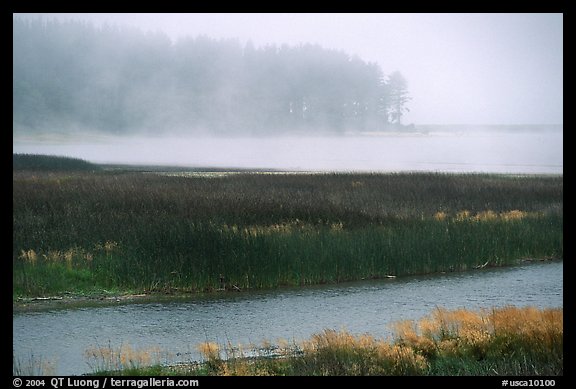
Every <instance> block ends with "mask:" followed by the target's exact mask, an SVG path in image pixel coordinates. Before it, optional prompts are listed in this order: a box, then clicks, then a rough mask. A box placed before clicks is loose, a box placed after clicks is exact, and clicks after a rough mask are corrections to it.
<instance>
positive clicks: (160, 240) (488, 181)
mask: <svg viewBox="0 0 576 389" xmlns="http://www.w3.org/2000/svg"><path fill="white" fill-rule="evenodd" d="M13 184H14V185H13V188H14V189H13V251H12V253H13V257H12V260H13V288H14V289H13V293H14V295H15V296H26V295H28V296H37V295H46V294H54V293H61V292H64V291H72V292H82V291H87V290H88V291H89V290H95V289H108V290H110V289H115V290H119V289H126V290H135V291H136V290H140V291H155V292H167V293H181V292H196V291H211V290H217V289H230V290H239V289H254V288H273V287H277V286H281V285H306V284H318V283H333V282H342V281H348V280H359V279H369V278H379V277H385V276H388V275H395V276H402V275H411V274H424V273H433V272H441V271H460V270H469V269H473V268H478V267H485V266H503V265H509V264H515V263H517V262H518V261H519V260H521V259H524V258H529V259H533V258H539V259H541V258H562V257H563V213H562V209H563V181H562V177H537V176H504V175H481V174H479V175H474V174H469V175H466V174H463V175H453V174H428V173H414V174H298V175H288V174H287V175H278V174H276V175H267V174H236V175H231V176H223V177H218V178H210V177H202V176H193V177H186V176H163V175H159V174H147V173H143V172H137V173H135V172H118V171H115V172H111V171H102V172H90V173H88V172H86V173H74V174H73V175H72V174H68V173H58V172H51V173H50V174H46V175H43V174H38V173H37V172H33V173H27V172H26V171H21V172H17V173H16V172H15V173H14V177H13Z"/></svg>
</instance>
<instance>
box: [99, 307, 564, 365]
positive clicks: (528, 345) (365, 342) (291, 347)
mask: <svg viewBox="0 0 576 389" xmlns="http://www.w3.org/2000/svg"><path fill="white" fill-rule="evenodd" d="M563 326H564V324H563V309H561V308H557V309H536V308H531V307H527V308H516V307H504V308H494V309H491V310H482V311H480V312H475V311H469V310H465V309H459V310H454V311H448V310H444V309H437V310H435V311H434V312H433V313H432V315H430V316H429V317H425V318H423V319H421V320H419V321H417V322H413V321H406V322H400V323H396V325H395V328H394V333H393V336H392V338H391V339H389V340H384V339H377V338H374V337H372V336H370V335H368V334H365V335H360V336H355V335H352V334H350V333H348V332H346V331H340V332H338V331H334V330H325V331H324V332H322V333H319V334H316V335H313V336H312V337H311V338H310V339H309V340H306V341H304V342H302V343H300V344H296V343H292V344H290V343H288V342H284V344H279V345H274V346H273V345H270V344H268V345H267V347H266V348H265V349H262V348H251V349H250V348H241V347H231V346H228V347H226V346H220V345H218V344H215V343H210V342H207V343H204V344H201V345H199V347H198V349H199V351H200V352H201V354H202V355H203V358H204V360H203V362H202V363H192V364H189V365H184V366H182V365H180V366H177V367H174V366H171V367H170V366H168V367H167V366H164V367H162V366H158V365H156V366H152V367H150V366H147V367H146V366H142V365H140V364H138V363H136V365H138V366H137V367H135V366H134V364H132V365H131V368H130V369H128V370H123V369H119V370H118V369H117V370H116V371H115V372H114V374H131V375H135V374H139V375H146V374H152V375H160V374H161V375H165V374H180V375H186V374H189V375H307V376H308V375H320V376H327V375H516V376H526V375H562V374H563V339H564V337H563V333H564V330H563ZM243 350H247V351H243ZM247 355H249V356H247ZM107 371H108V372H109V371H110V370H107ZM97 374H106V371H103V370H100V371H99V373H97Z"/></svg>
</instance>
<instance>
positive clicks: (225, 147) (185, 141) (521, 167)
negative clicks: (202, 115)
mask: <svg viewBox="0 0 576 389" xmlns="http://www.w3.org/2000/svg"><path fill="white" fill-rule="evenodd" d="M462 130H463V131H461V132H454V131H450V132H440V131H432V132H429V133H409V132H407V133H381V134H371V135H361V136H359V135H349V136H302V137H295V136H291V137H264V138H255V137H227V138H226V137H208V136H197V137H183V136H178V137H176V136H166V137H151V136H148V137H130V136H125V137H106V136H99V137H97V138H87V139H82V138H80V137H78V138H76V139H75V140H72V139H70V138H67V139H66V140H65V141H59V140H57V139H56V140H55V139H52V141H50V142H48V141H45V140H44V141H38V140H37V139H34V138H26V139H25V138H21V139H15V140H14V143H13V151H14V153H34V154H49V155H63V156H70V157H79V158H83V159H86V160H88V161H90V162H96V163H110V164H138V165H166V166H186V167H206V168H208V167H216V168H247V169H250V168H255V169H275V170H290V171H292V170H294V171H334V172H347V171H350V172H358V171H366V172H400V171H432V172H489V173H527V174H562V173H563V132H562V131H561V130H558V129H556V130H554V131H527V132H507V131H502V132H498V131H489V132H488V131H481V132H479V131H468V132H466V131H465V130H466V129H465V128H462Z"/></svg>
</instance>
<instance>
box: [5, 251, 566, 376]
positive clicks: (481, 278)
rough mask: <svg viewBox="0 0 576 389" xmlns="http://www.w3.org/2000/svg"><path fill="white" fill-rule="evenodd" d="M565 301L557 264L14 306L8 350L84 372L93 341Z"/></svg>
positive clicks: (337, 324) (360, 322) (194, 336)
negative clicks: (156, 299) (130, 300)
mask: <svg viewBox="0 0 576 389" xmlns="http://www.w3.org/2000/svg"><path fill="white" fill-rule="evenodd" d="M505 305H516V306H536V307H562V306H563V265H562V262H552V263H537V264H525V265H521V266H516V267H509V268H501V269H484V270H476V271H470V272H464V273H449V274H439V275H433V276H419V277H406V278H399V279H388V280H375V281H363V282H356V283H346V284H339V285H329V286H315V287H307V288H294V289H280V290H273V291H265V292H252V293H238V294H236V293H225V294H224V295H222V296H213V297H210V298H191V299H190V300H186V301H183V300H178V301H172V302H162V303H145V304H130V305H117V306H107V307H96V308H94V307H93V308H81V309H70V310H57V311H49V312H31V313H18V314H14V315H13V335H14V338H13V349H14V354H15V356H16V357H17V358H19V359H21V360H27V359H29V358H30V355H32V354H33V355H34V356H35V357H37V358H42V360H45V361H50V362H51V363H53V364H54V366H55V368H56V371H55V372H54V373H55V374H62V375H64V374H66V375H68V374H81V373H86V372H90V367H89V366H88V364H87V360H86V359H85V358H84V351H85V350H86V349H87V348H89V347H91V346H101V347H107V346H108V345H110V346H112V347H119V346H120V345H123V344H124V345H125V344H129V345H130V346H131V347H133V348H138V347H155V346H158V347H160V348H161V349H163V350H167V351H170V352H171V353H172V354H174V355H175V354H179V355H178V356H175V357H174V361H178V360H181V361H188V360H190V359H197V358H198V354H197V352H196V349H195V347H196V345H197V344H199V343H201V342H204V341H206V340H210V341H216V342H221V343H227V342H231V343H232V344H238V343H242V344H248V343H250V342H252V343H256V344H260V343H261V341H262V340H264V339H268V340H271V341H276V340H278V339H287V340H301V339H304V338H307V337H309V336H310V335H311V334H313V333H316V332H319V331H321V330H323V329H324V328H333V329H342V328H346V329H347V330H349V331H351V332H353V333H356V334H360V333H364V332H369V333H372V334H374V335H376V336H383V337H384V336H388V335H389V334H390V327H389V324H390V323H392V322H394V321H397V320H404V319H418V318H421V317H422V316H424V315H427V314H429V313H431V311H432V310H433V309H434V308H435V307H437V306H441V307H444V308H449V309H454V308H461V307H464V308H470V309H474V308H481V307H494V306H505Z"/></svg>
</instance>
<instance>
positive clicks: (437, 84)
mask: <svg viewBox="0 0 576 389" xmlns="http://www.w3.org/2000/svg"><path fill="white" fill-rule="evenodd" d="M29 15H30V16H33V17H36V16H38V15H42V17H43V18H45V19H50V18H52V17H59V18H63V19H72V18H74V19H81V20H87V21H92V22H93V23H95V24H97V25H101V24H102V23H109V24H117V25H131V26H136V27H139V28H141V29H143V30H145V31H147V30H150V31H157V30H159V31H163V32H165V33H166V34H168V36H169V37H171V38H172V39H178V37H181V36H185V35H190V36H197V35H200V34H205V35H208V36H210V37H213V38H238V39H239V40H240V41H241V42H242V43H244V42H246V41H248V40H251V41H252V42H253V43H254V45H255V46H261V45H265V44H269V43H275V44H277V45H279V44H282V43H287V44H290V45H296V44H298V43H318V44H320V45H321V46H323V47H325V48H333V49H341V50H344V51H345V52H347V53H348V54H351V55H358V56H359V57H360V58H362V59H364V60H366V61H373V62H377V63H378V64H379V65H380V66H381V68H382V70H383V71H384V73H385V74H390V73H391V72H393V71H395V70H399V71H401V72H402V73H403V74H404V76H405V77H406V78H407V80H408V82H409V89H410V92H411V96H412V97H413V100H412V101H411V102H410V103H409V105H408V107H409V108H410V110H411V112H409V113H408V114H406V115H405V117H404V120H403V122H404V123H411V122H413V123H415V124H551V123H559V124H560V123H563V15H562V14H88V13H86V14H29Z"/></svg>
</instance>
